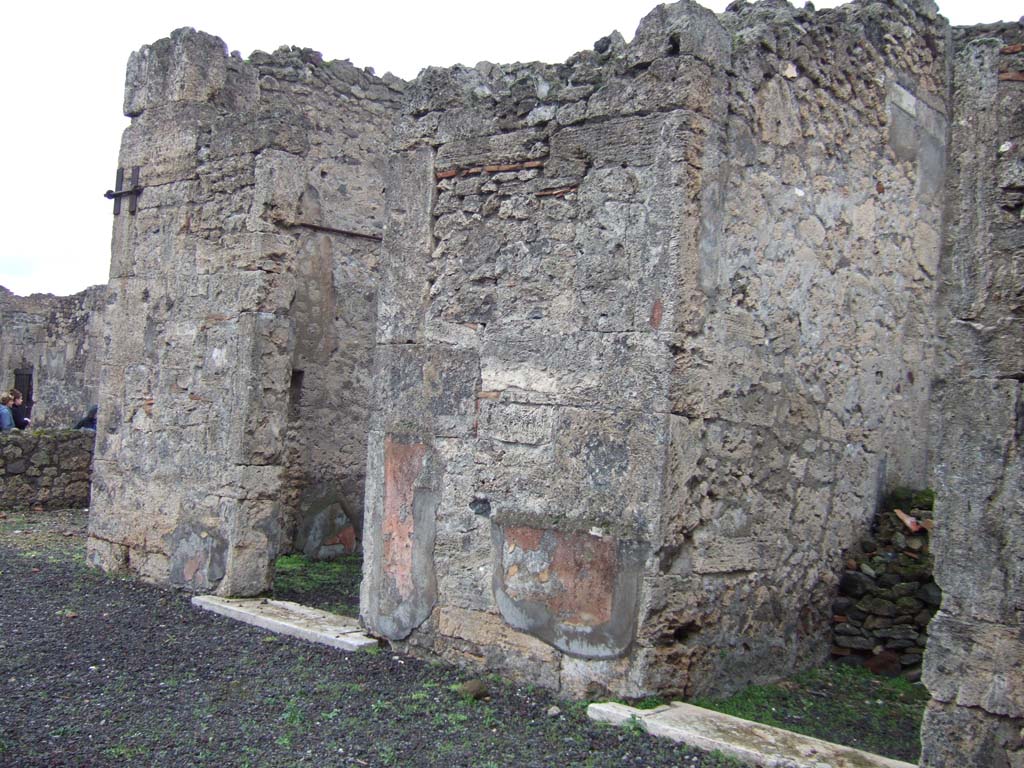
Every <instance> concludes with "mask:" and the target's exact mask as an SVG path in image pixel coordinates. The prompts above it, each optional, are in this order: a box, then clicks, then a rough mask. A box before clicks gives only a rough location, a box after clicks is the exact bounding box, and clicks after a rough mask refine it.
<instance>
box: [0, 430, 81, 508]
mask: <svg viewBox="0 0 1024 768" xmlns="http://www.w3.org/2000/svg"><path fill="white" fill-rule="evenodd" d="M95 437H96V435H95V433H94V432H92V431H91V430H59V431H51V430H27V431H24V432H22V431H15V432H6V433H4V434H2V435H0V509H84V508H85V507H88V506H89V482H90V476H91V467H92V451H93V442H94V440H95Z"/></svg>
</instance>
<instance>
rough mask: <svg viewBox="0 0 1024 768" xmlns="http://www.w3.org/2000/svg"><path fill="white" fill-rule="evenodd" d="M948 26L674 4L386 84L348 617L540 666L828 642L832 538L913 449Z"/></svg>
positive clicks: (714, 664)
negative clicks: (520, 50) (393, 114)
mask: <svg viewBox="0 0 1024 768" xmlns="http://www.w3.org/2000/svg"><path fill="white" fill-rule="evenodd" d="M947 32H948V28H947V27H946V25H945V23H944V22H943V21H942V20H941V19H940V18H939V17H938V16H937V15H936V13H935V10H934V7H933V6H931V5H929V4H927V3H903V2H897V3H892V4H889V5H888V6H887V7H883V6H882V5H880V4H877V3H860V4H858V3H853V4H850V5H848V6H844V7H842V8H839V9H833V10H828V11H821V12H817V13H815V12H812V11H810V10H794V9H793V8H791V7H790V6H788V5H786V4H783V3H775V2H772V3H762V4H759V5H756V6H746V5H745V4H738V5H735V6H733V8H732V10H731V11H730V12H728V13H726V14H723V15H722V16H720V17H716V16H715V15H714V14H713V13H711V12H709V11H707V10H705V9H703V8H701V7H700V6H698V5H696V4H694V3H690V2H680V3H676V4H674V5H665V6H661V7H659V8H656V9H655V10H654V11H652V12H651V13H650V14H649V15H648V16H647V17H646V18H645V19H644V20H643V21H642V22H641V24H640V27H639V29H638V30H637V34H636V37H635V39H634V40H633V41H632V42H631V43H630V44H628V45H625V44H624V43H623V41H622V39H621V38H620V37H617V36H613V37H611V38H608V39H606V40H602V41H599V43H598V45H596V46H595V50H593V51H587V52H583V53H580V54H577V55H576V56H574V57H573V58H571V59H570V60H569V61H568V62H566V63H565V64H563V65H555V66H548V65H540V64H533V65H512V66H496V65H491V64H481V65H478V66H477V67H476V68H474V69H468V68H464V67H456V68H453V69H448V70H440V69H431V70H427V71H425V72H424V73H423V74H422V75H421V76H420V77H419V78H418V79H417V80H416V81H415V82H414V83H411V84H410V86H409V88H408V91H407V101H406V109H405V113H404V117H403V119H402V120H401V121H400V122H399V123H398V125H397V127H396V130H395V136H394V139H393V143H392V150H393V155H392V157H391V159H390V162H389V171H388V175H387V176H386V179H385V181H386V187H387V192H388V197H387V211H386V213H387V226H386V228H385V236H384V256H383V263H384V269H383V273H382V285H381V310H380V314H379V320H378V337H377V341H378V344H377V352H376V357H375V371H376V376H375V391H374V406H375V407H374V414H373V417H372V419H371V422H370V433H369V465H368V466H369V469H368V475H367V496H366V531H367V533H366V538H365V541H364V544H365V556H366V577H365V579H364V584H363V618H364V620H365V621H366V622H367V624H368V626H369V627H370V628H371V629H373V630H375V631H377V632H380V633H381V634H383V635H385V636H387V637H389V638H391V639H393V640H396V641H405V642H407V643H408V645H409V647H411V648H426V649H429V650H431V651H433V652H436V653H439V654H441V655H442V656H445V657H447V658H450V659H453V660H456V661H460V662H464V663H471V664H473V663H483V664H486V665H490V666H498V667H501V668H504V669H511V670H513V671H514V672H515V673H516V674H517V675H519V676H522V677H526V678H529V679H532V680H534V681H536V682H539V683H541V684H543V685H546V686H549V687H553V688H558V689H560V690H562V691H564V692H566V693H573V694H575V693H581V692H585V691H594V690H609V689H610V690H611V691H612V692H614V693H616V694H619V695H642V694H644V693H646V692H649V691H653V690H659V691H662V692H666V693H671V694H683V695H693V694H696V693H706V692H711V691H726V690H729V689H732V688H734V687H736V686H738V685H741V684H745V683H748V682H750V681H754V680H761V679H767V678H770V677H772V676H776V675H779V674H781V673H783V672H784V671H788V670H792V669H794V668H799V667H802V666H806V665H809V664H812V663H815V662H817V661H818V660H820V659H821V658H822V657H823V656H824V655H825V654H826V653H827V649H828V646H829V643H828V637H829V632H828V617H829V616H830V610H829V608H830V602H831V596H832V594H833V592H834V587H835V579H836V576H835V574H836V573H837V572H838V571H839V568H840V564H841V562H842V561H841V557H842V551H843V549H844V548H846V547H849V546H851V545H852V544H853V543H854V542H855V541H856V540H858V537H859V534H860V532H862V531H863V530H864V529H865V527H866V526H867V524H868V522H869V520H870V519H871V517H872V514H873V512H874V509H875V506H876V503H877V501H878V496H879V494H880V492H881V491H882V489H883V488H885V487H886V486H887V485H890V484H896V483H903V484H910V485H919V484H921V482H922V481H923V480H924V477H925V473H926V441H922V440H921V439H920V438H919V436H921V435H926V434H927V419H926V413H927V392H928V380H929V371H930V365H931V358H932V348H933V346H934V340H933V338H932V327H933V321H932V318H933V310H932V306H933V304H934V296H935V290H936V278H937V273H938V262H939V241H940V237H941V216H942V194H941V193H942V178H943V176H942V174H943V158H944V153H945V140H946V125H947V119H946V114H945V93H946V85H947V83H946V70H945V63H944V58H943V57H944V56H945V51H946V45H947V40H946V38H947ZM538 640H539V641H540V642H539V643H538V642H537V641H538Z"/></svg>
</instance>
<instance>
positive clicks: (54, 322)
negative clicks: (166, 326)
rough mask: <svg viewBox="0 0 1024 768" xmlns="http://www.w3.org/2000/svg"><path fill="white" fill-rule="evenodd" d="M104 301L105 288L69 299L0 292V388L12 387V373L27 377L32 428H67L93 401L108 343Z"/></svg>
mask: <svg viewBox="0 0 1024 768" xmlns="http://www.w3.org/2000/svg"><path fill="white" fill-rule="evenodd" d="M106 296H107V289H106V286H95V287H93V288H89V289H88V290H85V291H82V292H81V293H77V294H75V295H74V296H52V295H50V294H33V295H32V296H15V295H14V294H12V293H11V292H10V291H8V290H7V289H6V288H3V287H0V389H3V390H9V389H11V387H13V386H14V385H15V377H14V373H15V371H19V370H24V371H30V372H31V374H32V390H33V392H32V397H33V400H34V401H35V402H34V405H33V408H32V425H33V426H34V427H37V428H45V429H69V428H70V427H73V426H74V425H75V423H76V422H77V421H78V420H79V419H80V418H81V417H82V416H84V415H85V413H86V411H87V410H88V409H89V406H90V405H93V404H95V403H97V402H99V400H98V393H99V370H100V364H101V362H102V360H103V358H104V356H105V355H106V353H107V349H108V345H109V343H110V339H109V336H108V334H107V332H106V326H105V317H106V315H105V310H106ZM26 394H27V393H26Z"/></svg>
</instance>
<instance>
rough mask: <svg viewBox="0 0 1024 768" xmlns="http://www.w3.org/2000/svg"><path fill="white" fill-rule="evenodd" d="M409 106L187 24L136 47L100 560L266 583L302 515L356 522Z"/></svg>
mask: <svg viewBox="0 0 1024 768" xmlns="http://www.w3.org/2000/svg"><path fill="white" fill-rule="evenodd" d="M395 99H396V91H395V90H394V89H393V88H392V87H391V86H390V85H388V84H387V83H385V82H384V81H382V80H380V79H378V78H375V77H373V76H372V75H370V74H368V73H367V72H364V71H361V70H358V69H356V68H355V67H353V66H351V65H350V64H348V63H347V62H324V61H323V60H322V59H321V57H320V56H319V54H316V53H315V52H313V51H309V50H300V49H294V48H292V49H287V48H286V49H281V50H280V51H278V52H277V53H274V54H263V53H257V54H254V55H253V56H252V58H251V59H250V60H248V61H243V60H242V59H241V58H238V57H237V56H229V55H228V54H227V50H226V48H225V46H224V43H223V42H222V41H221V40H219V39H218V38H214V37H212V36H210V35H206V34H204V33H201V32H195V31H194V30H190V29H182V30H178V31H177V32H175V33H174V34H172V35H171V37H170V38H167V39H164V40H160V41H158V42H156V43H154V44H153V45H150V46H146V47H144V48H143V49H142V50H140V51H138V52H137V53H135V54H133V55H132V57H131V59H130V61H129V66H128V79H127V89H126V96H125V113H126V114H127V115H129V116H131V117H132V123H131V125H130V127H129V128H128V129H127V130H126V131H125V134H124V139H123V142H122V147H121V157H120V165H121V166H122V167H125V168H131V167H133V166H138V167H139V168H140V183H141V184H142V186H143V187H144V190H143V192H142V194H141V196H140V198H139V202H138V212H137V213H136V214H135V215H130V214H126V213H125V212H122V214H121V215H120V216H119V217H116V218H115V220H114V237H113V255H112V263H111V281H110V287H109V301H110V303H111V307H110V313H109V317H110V325H111V333H112V337H113V339H114V342H113V344H112V346H111V350H110V353H109V354H108V355H107V356H106V358H105V359H104V360H103V361H102V380H101V396H100V400H101V408H100V421H99V430H98V439H97V450H96V462H95V483H94V489H93V495H94V499H93V501H94V506H93V512H92V515H91V517H90V535H89V557H90V559H91V561H92V562H93V563H95V564H97V565H101V566H103V567H105V568H125V567H128V568H131V569H132V570H134V571H137V572H138V573H140V574H142V575H143V576H145V577H147V578H151V579H155V580H159V581H165V582H170V583H173V584H179V585H188V586H189V587H191V588H194V589H199V590H204V591H212V590H217V591H219V592H220V593H222V594H234V595H239V594H255V593H259V592H261V591H263V590H265V589H267V588H268V587H269V585H270V579H271V574H272V562H273V559H274V557H275V556H276V555H277V553H278V552H280V551H282V550H286V549H288V548H290V547H291V543H292V542H291V536H292V535H294V533H295V532H296V531H297V530H303V525H302V522H303V512H304V511H308V512H309V515H310V516H315V515H317V514H320V515H321V520H326V521H327V523H329V524H330V525H333V526H335V527H336V528H340V529H343V528H344V526H345V524H346V518H347V517H348V516H351V518H352V519H353V520H354V521H355V522H358V519H359V514H358V510H359V509H360V504H361V489H362V473H363V467H364V465H365V447H364V434H365V431H366V426H365V424H366V418H367V400H368V395H369V383H368V372H369V355H370V349H371V346H372V335H373V315H374V312H375V306H376V294H375V287H374V285H375V284H374V281H373V278H372V275H373V273H374V270H375V268H376V245H377V243H378V242H379V239H380V237H381V226H382V221H383V217H382V214H381V210H382V208H383V197H382V192H381V188H382V183H381V180H380V179H381V173H382V169H381V165H382V140H383V137H384V136H385V135H386V133H387V128H388V126H389V125H390V122H391V104H392V102H393V101H394V100H395ZM300 371H301V374H300V373H299V372H300ZM300 385H301V386H300ZM330 525H327V524H323V525H322V526H321V528H322V529H324V534H325V536H327V535H329V534H330V533H331V531H330V530H329V529H330ZM309 527H310V526H309V525H307V526H306V529H307V530H306V531H305V532H306V533H307V538H308V528H309ZM338 533H341V534H344V530H339V531H338Z"/></svg>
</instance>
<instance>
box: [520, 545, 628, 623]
mask: <svg viewBox="0 0 1024 768" xmlns="http://www.w3.org/2000/svg"><path fill="white" fill-rule="evenodd" d="M504 533H505V544H506V546H505V551H504V552H503V553H502V557H503V564H504V567H505V575H506V577H507V579H509V580H510V581H512V583H508V581H506V584H505V590H506V593H507V594H508V595H509V597H511V598H513V599H515V600H527V601H530V602H536V603H542V604H544V605H545V606H547V608H548V610H549V611H551V614H552V615H553V616H554V617H555V618H556V619H557V620H558V621H559V622H561V623H563V624H574V625H578V626H598V625H601V624H604V623H605V622H607V621H609V620H610V619H611V617H612V600H613V598H614V594H615V578H616V575H617V573H618V567H619V563H618V550H617V548H616V545H615V542H614V541H612V540H611V539H606V538H599V537H596V536H591V535H590V534H587V533H570V532H562V531H554V530H543V529H539V528H527V527H515V528H506V529H505V531H504ZM511 547H514V549H511V551H510V548H511ZM517 566H518V567H517Z"/></svg>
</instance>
